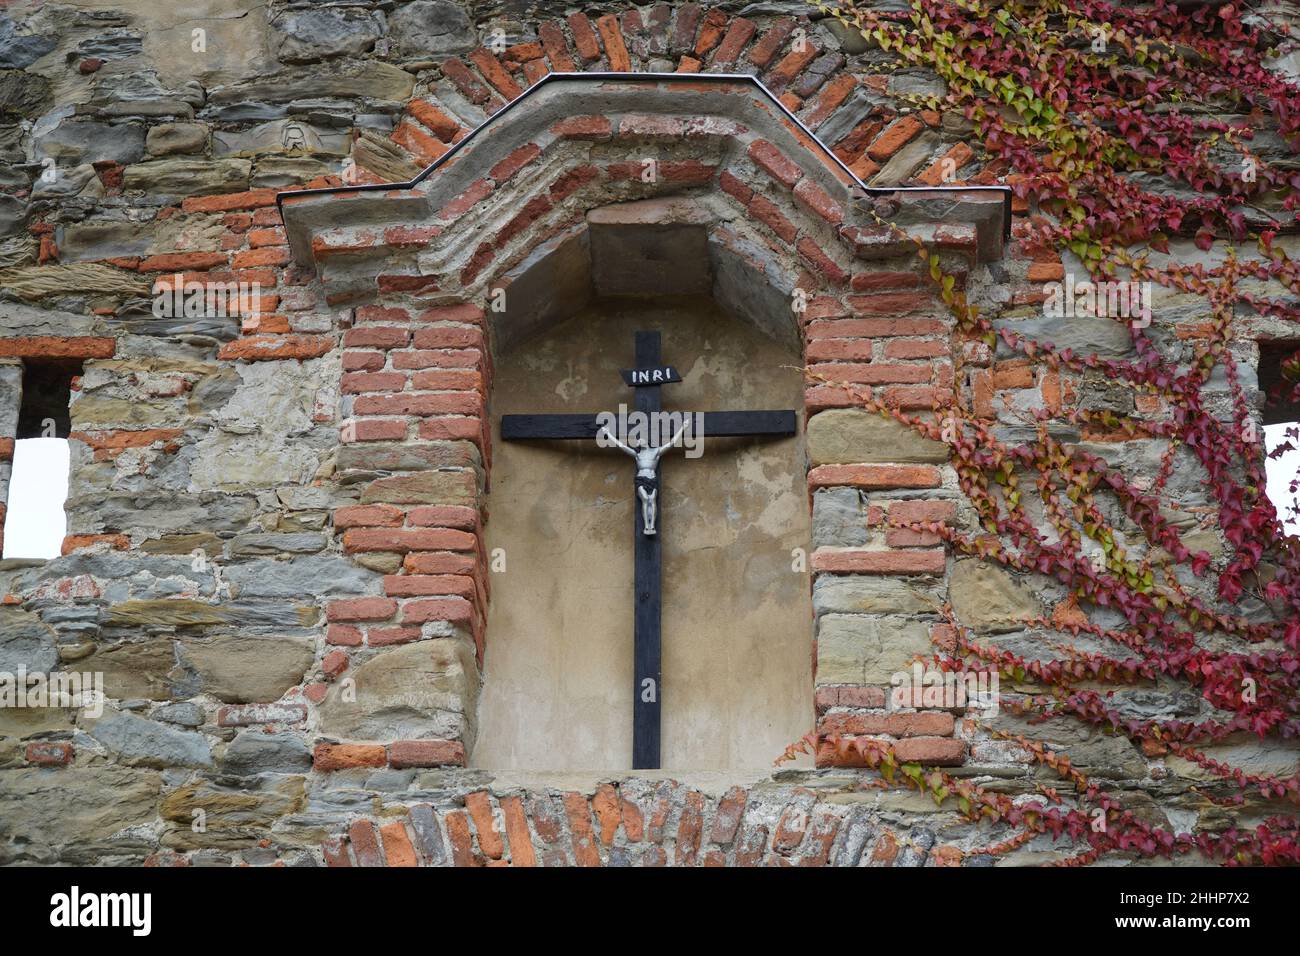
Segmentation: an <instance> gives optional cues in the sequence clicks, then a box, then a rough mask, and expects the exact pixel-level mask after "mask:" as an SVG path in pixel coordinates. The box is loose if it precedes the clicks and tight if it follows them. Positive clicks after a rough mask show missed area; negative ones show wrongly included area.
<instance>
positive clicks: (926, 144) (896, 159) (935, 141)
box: [868, 130, 941, 186]
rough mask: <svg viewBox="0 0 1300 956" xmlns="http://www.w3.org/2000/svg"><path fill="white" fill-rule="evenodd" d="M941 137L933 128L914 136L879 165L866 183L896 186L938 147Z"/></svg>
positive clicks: (910, 175) (906, 178)
mask: <svg viewBox="0 0 1300 956" xmlns="http://www.w3.org/2000/svg"><path fill="white" fill-rule="evenodd" d="M940 142H941V137H940V136H939V134H938V133H936V132H934V130H926V131H925V132H924V133H922V134H921V135H920V136H918V137H916V138H915V139H914V140H912V141H911V142H910V143H908V144H907V145H906V146H904V147H903V148H902V149H900V150H899V151H898V152H896V153H895V154H894V155H893V156H891V157H889V162H887V163H885V165H884V166H882V167H881V169H880V172H878V173H876V175H874V176H872V177H871V180H870V182H869V183H868V185H871V186H896V185H898V184H899V183H902V182H905V181H907V180H908V179H910V178H911V177H912V174H913V173H915V172H916V171H917V170H918V169H919V168H920V167H921V165H922V164H923V163H925V161H926V160H927V159H929V158H930V155H931V154H932V153H933V152H934V151H935V149H937V148H938V146H939V143H940Z"/></svg>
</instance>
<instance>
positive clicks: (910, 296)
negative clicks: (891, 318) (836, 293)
mask: <svg viewBox="0 0 1300 956" xmlns="http://www.w3.org/2000/svg"><path fill="white" fill-rule="evenodd" d="M848 301H849V307H850V308H852V309H853V310H854V312H857V313H859V314H866V315H872V314H875V315H879V314H891V315H897V314H899V313H907V312H921V311H928V310H931V309H934V308H936V307H937V303H936V301H935V298H934V296H932V295H930V294H929V293H928V292H882V293H877V294H875V295H851V296H849V300H848Z"/></svg>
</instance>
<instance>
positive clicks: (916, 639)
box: [817, 614, 931, 687]
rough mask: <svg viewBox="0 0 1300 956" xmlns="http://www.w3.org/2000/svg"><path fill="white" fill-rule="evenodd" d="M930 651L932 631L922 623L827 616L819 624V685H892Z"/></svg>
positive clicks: (847, 615) (890, 619)
mask: <svg viewBox="0 0 1300 956" xmlns="http://www.w3.org/2000/svg"><path fill="white" fill-rule="evenodd" d="M930 651H931V645H930V628H929V626H928V625H926V624H922V623H920V622H919V621H909V620H906V619H900V618H897V617H867V616H864V615H857V614H826V615H823V616H822V617H821V618H820V619H819V620H818V622H817V685H818V686H819V687H820V686H824V685H827V684H888V683H889V680H890V677H891V676H893V675H894V674H895V673H897V672H899V671H904V670H906V669H907V668H908V666H909V665H910V663H911V660H912V658H913V657H914V656H915V655H917V654H927V653H930Z"/></svg>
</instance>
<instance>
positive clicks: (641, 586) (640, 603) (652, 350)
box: [632, 332, 664, 770]
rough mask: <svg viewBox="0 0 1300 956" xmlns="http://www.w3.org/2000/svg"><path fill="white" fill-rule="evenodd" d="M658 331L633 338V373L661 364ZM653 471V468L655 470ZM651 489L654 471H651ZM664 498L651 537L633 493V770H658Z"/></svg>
mask: <svg viewBox="0 0 1300 956" xmlns="http://www.w3.org/2000/svg"><path fill="white" fill-rule="evenodd" d="M660 349H661V343H660V336H659V333H658V332H637V333H636V364H637V367H638V368H647V367H649V366H652V365H658V364H659V362H660V359H661V355H660ZM661 407H662V405H661V396H660V393H659V386H658V385H638V386H637V388H636V410H637V411H638V412H642V413H644V414H646V415H654V414H655V413H656V412H658V411H660V409H661ZM657 467H658V466H656V469H657ZM655 484H656V486H658V485H659V484H660V482H659V481H658V472H657V470H656V482H655ZM663 497H664V496H663V493H662V492H658V501H657V502H656V505H657V508H656V513H657V516H658V517H657V520H656V522H655V531H656V533H655V534H652V535H647V534H645V533H644V532H645V519H644V516H643V515H642V513H641V501H640V496H639V495H638V494H637V491H636V488H635V486H634V487H633V490H632V541H633V544H632V547H633V554H634V559H633V560H634V566H635V573H634V574H633V585H632V587H633V589H634V598H635V605H634V608H633V612H632V658H633V668H632V673H633V686H632V769H633V770H658V769H659V764H660V745H659V740H660V738H659V733H660V714H661V707H662V702H663V667H662V647H663V642H662V635H661V627H662V610H663V548H662V547H661V546H660V544H659V542H660V541H662V540H663V539H662V534H663V513H664V508H663Z"/></svg>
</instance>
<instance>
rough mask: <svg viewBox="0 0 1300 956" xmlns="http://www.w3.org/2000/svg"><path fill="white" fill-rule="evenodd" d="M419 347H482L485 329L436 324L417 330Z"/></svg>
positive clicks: (416, 341) (416, 344) (416, 343)
mask: <svg viewBox="0 0 1300 956" xmlns="http://www.w3.org/2000/svg"><path fill="white" fill-rule="evenodd" d="M414 345H415V347H416V348H417V349H463V348H482V347H483V345H484V340H483V330H482V329H477V328H463V327H461V326H455V325H436V326H432V327H430V328H420V329H416V330H415V342H414Z"/></svg>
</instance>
